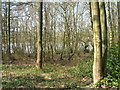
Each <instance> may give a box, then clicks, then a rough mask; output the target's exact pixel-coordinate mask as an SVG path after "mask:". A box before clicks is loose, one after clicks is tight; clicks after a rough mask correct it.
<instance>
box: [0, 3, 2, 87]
mask: <svg viewBox="0 0 120 90" xmlns="http://www.w3.org/2000/svg"><path fill="white" fill-rule="evenodd" d="M1 11H2V2H1V1H0V17H2V14H1V13H2V12H1ZM1 21H2V19H1V18H0V22H1ZM0 64H2V23H0ZM1 69H2V67H1V65H0V70H1ZM0 77H1V78H2V75H1V74H0ZM1 87H2V86H1Z"/></svg>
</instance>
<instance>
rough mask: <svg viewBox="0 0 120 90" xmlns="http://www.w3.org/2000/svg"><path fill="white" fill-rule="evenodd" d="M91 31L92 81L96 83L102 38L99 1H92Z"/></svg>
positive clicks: (99, 74) (100, 63)
mask: <svg viewBox="0 0 120 90" xmlns="http://www.w3.org/2000/svg"><path fill="white" fill-rule="evenodd" d="M91 4H92V15H93V31H94V63H93V81H94V84H95V83H97V82H98V81H99V80H100V79H101V77H102V40H101V25H100V11H99V3H98V2H92V3H91Z"/></svg>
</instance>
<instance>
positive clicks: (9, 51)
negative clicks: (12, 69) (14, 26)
mask: <svg viewBox="0 0 120 90" xmlns="http://www.w3.org/2000/svg"><path fill="white" fill-rule="evenodd" d="M8 32H9V41H8V43H9V46H8V55H9V60H10V54H11V48H10V47H11V46H10V0H9V3H8Z"/></svg>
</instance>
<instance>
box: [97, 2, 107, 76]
mask: <svg viewBox="0 0 120 90" xmlns="http://www.w3.org/2000/svg"><path fill="white" fill-rule="evenodd" d="M99 5H100V21H101V30H102V72H103V74H104V75H105V73H106V72H105V71H106V64H107V20H106V11H105V3H104V2H103V0H101V2H100V3H99Z"/></svg>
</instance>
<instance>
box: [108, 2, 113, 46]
mask: <svg viewBox="0 0 120 90" xmlns="http://www.w3.org/2000/svg"><path fill="white" fill-rule="evenodd" d="M110 7H111V2H108V15H109V16H108V22H109V28H110V33H109V41H110V43H109V47H111V46H112V45H113V30H112V27H113V24H112V16H111V9H110Z"/></svg>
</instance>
